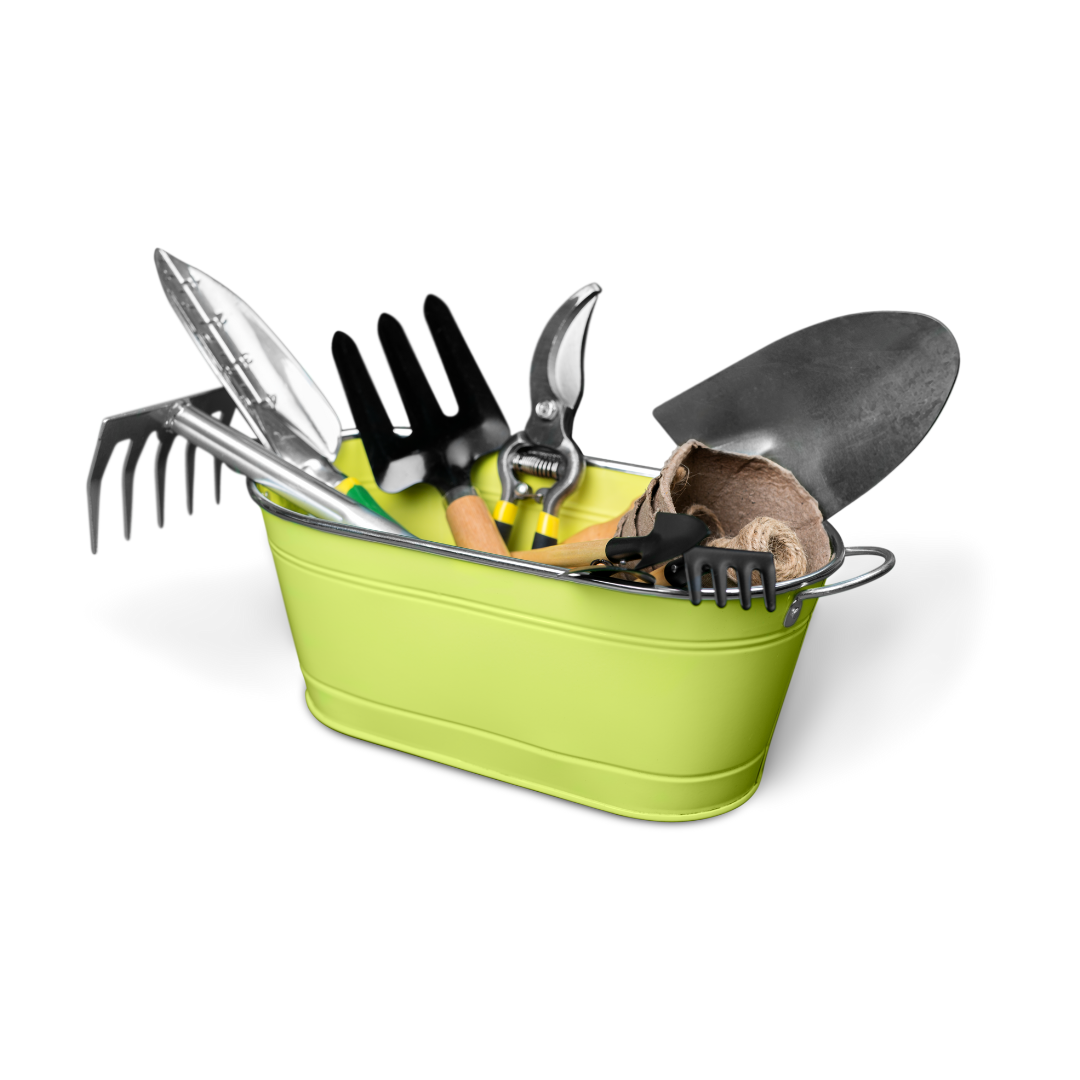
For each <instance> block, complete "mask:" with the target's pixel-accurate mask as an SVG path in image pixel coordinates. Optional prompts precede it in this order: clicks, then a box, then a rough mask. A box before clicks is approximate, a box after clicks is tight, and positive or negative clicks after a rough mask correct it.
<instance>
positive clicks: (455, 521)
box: [446, 495, 510, 555]
mask: <svg viewBox="0 0 1080 1080" xmlns="http://www.w3.org/2000/svg"><path fill="white" fill-rule="evenodd" d="M446 520H447V521H448V522H449V524H450V531H451V532H452V533H453V534H454V543H455V544H457V546H458V547H463V548H472V550H473V551H486V552H487V553H488V554H489V555H509V554H510V551H509V549H508V548H507V546H506V541H505V540H504V539H503V538H502V535H501V534H500V533H499V529H498V527H497V526H496V524H495V521H494V519H493V518H492V516H491V514H490V513H489V511H488V508H487V504H486V503H485V502H484V500H483V499H481V498H480V496H479V495H461V496H459V497H458V498H456V499H454V500H453V501H451V502H448V503H447V504H446Z"/></svg>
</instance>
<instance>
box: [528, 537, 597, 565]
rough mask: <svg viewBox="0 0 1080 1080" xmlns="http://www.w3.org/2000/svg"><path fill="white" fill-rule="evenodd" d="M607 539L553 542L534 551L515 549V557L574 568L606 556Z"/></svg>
mask: <svg viewBox="0 0 1080 1080" xmlns="http://www.w3.org/2000/svg"><path fill="white" fill-rule="evenodd" d="M606 552H607V541H606V540H586V541H585V542H584V543H580V544H553V545H552V546H551V547H542V548H533V549H532V551H513V552H511V556H512V557H513V558H515V559H525V560H526V561H527V562H539V563H546V564H547V565H548V566H564V567H566V568H568V569H573V568H576V567H579V566H589V565H590V564H592V563H594V562H595V561H596V560H597V559H603V558H605V557H606Z"/></svg>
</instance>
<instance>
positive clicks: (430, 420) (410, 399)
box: [379, 315, 446, 431]
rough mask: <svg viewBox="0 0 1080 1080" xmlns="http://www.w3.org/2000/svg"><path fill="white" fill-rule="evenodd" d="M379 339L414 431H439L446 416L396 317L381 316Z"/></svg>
mask: <svg viewBox="0 0 1080 1080" xmlns="http://www.w3.org/2000/svg"><path fill="white" fill-rule="evenodd" d="M379 340H380V341H381V342H382V347H383V352H384V353H386V362H387V363H388V364H389V365H390V372H391V374H392V375H393V376H394V382H395V383H397V388H398V393H399V394H400V395H401V403H402V405H404V406H405V412H406V413H408V415H409V426H410V427H412V429H413V431H437V430H439V429H440V428H441V427H442V426H443V423H444V421H445V419H446V416H445V414H444V413H443V411H442V409H440V408H439V403H438V401H437V400H436V398H435V395H434V394H433V393H432V392H431V384H430V383H429V382H428V381H427V377H426V376H425V375H424V369H423V368H422V367H421V366H420V361H419V360H417V359H416V353H415V352H413V347H412V345H410V344H409V339H408V338H407V337H406V336H405V330H404V329H403V328H402V325H401V323H399V322H398V321H397V319H395V318H394V317H393V315H380V316H379Z"/></svg>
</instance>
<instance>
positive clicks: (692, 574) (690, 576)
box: [683, 548, 701, 607]
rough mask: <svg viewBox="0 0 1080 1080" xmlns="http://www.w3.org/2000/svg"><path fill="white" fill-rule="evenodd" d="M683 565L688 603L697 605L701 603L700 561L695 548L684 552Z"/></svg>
mask: <svg viewBox="0 0 1080 1080" xmlns="http://www.w3.org/2000/svg"><path fill="white" fill-rule="evenodd" d="M691 556H693V558H691ZM683 566H684V567H685V568H686V587H687V589H688V590H689V592H690V603H691V604H693V605H694V607H697V606H698V605H699V604H700V603H701V563H700V562H699V561H698V558H697V549H696V548H694V549H691V550H690V551H688V552H687V553H686V555H685V556H684V559H683Z"/></svg>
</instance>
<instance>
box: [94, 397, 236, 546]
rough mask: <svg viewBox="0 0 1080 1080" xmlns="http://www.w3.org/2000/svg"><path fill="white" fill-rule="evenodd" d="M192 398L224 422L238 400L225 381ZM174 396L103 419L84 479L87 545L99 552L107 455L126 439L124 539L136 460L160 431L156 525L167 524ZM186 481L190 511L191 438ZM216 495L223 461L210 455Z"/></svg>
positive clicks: (192, 500) (127, 537) (218, 495)
mask: <svg viewBox="0 0 1080 1080" xmlns="http://www.w3.org/2000/svg"><path fill="white" fill-rule="evenodd" d="M186 400H188V401H190V403H191V404H192V405H193V406H194V407H195V408H197V409H200V410H202V411H203V412H204V413H208V414H210V415H213V414H215V413H217V414H219V417H220V420H221V422H222V423H223V424H228V423H229V421H230V420H232V417H233V413H234V412H235V411H236V406H235V405H234V404H233V400H232V398H231V397H229V395H228V393H227V392H226V391H225V388H224V387H218V388H217V389H216V390H207V391H206V392H205V393H202V394H192V396H191V397H190V398H188V399H186ZM174 404H175V402H172V401H167V402H164V403H162V404H161V405H152V406H150V408H148V409H137V410H135V411H134V412H129V413H121V414H120V415H119V416H110V417H107V418H106V419H105V420H103V421H102V422H101V430H100V431H99V432H98V441H97V448H96V449H95V450H94V460H93V461H92V462H91V463H90V475H89V477H88V478H87V481H86V497H87V502H88V504H89V509H90V550H91V551H92V552H95V553H96V552H97V542H98V517H99V516H100V510H101V480H102V477H103V476H104V475H105V468H106V466H107V465H108V464H109V458H110V457H111V456H112V452H113V450H114V449H115V448H116V446H117V445H118V444H119V443H122V442H125V441H127V443H128V449H127V454H125V455H124V471H123V493H124V539H125V540H130V539H131V506H132V500H133V497H134V491H135V466H136V465H138V463H139V457H140V455H141V454H142V452H143V449H144V448H145V447H146V443H147V440H148V439H149V438H150V436H151V435H153V434H154V433H155V432H156V433H157V437H158V447H157V454H156V455H155V457H154V493H155V495H156V498H157V521H158V527H159V528H160V527H163V526H164V524H165V466H166V464H167V462H168V458H169V451H170V450H171V449H172V444H173V442H174V441H175V439H176V434H175V433H174V432H172V431H169V430H167V429H166V427H165V420H166V417H167V414H168V410H169V408H170V407H171V406H172V405H174ZM184 465H185V474H186V481H187V509H188V513H189V514H190V513H192V512H193V510H194V508H195V444H194V443H190V442H189V443H188V445H187V453H186V454H185V456H184ZM214 501H215V502H219V503H220V502H221V461H220V460H219V459H218V458H214Z"/></svg>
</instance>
